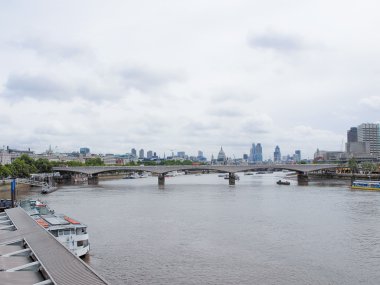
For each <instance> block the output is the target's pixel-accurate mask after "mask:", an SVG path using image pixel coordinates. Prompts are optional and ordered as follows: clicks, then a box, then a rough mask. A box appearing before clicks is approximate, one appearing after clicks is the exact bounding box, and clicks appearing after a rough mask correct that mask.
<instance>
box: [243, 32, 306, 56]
mask: <svg viewBox="0 0 380 285" xmlns="http://www.w3.org/2000/svg"><path fill="white" fill-rule="evenodd" d="M248 44H249V46H250V47H252V48H261V49H271V50H275V51H279V52H292V51H298V50H302V49H304V44H303V42H302V40H301V39H299V38H297V37H295V36H290V35H285V34H278V33H273V32H269V33H266V34H262V35H252V36H250V37H249V39H248Z"/></svg>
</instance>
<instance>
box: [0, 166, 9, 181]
mask: <svg viewBox="0 0 380 285" xmlns="http://www.w3.org/2000/svg"><path fill="white" fill-rule="evenodd" d="M10 175H11V171H10V170H9V167H8V165H0V178H6V177H8V176H10Z"/></svg>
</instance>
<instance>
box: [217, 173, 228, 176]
mask: <svg viewBox="0 0 380 285" xmlns="http://www.w3.org/2000/svg"><path fill="white" fill-rule="evenodd" d="M224 176H226V174H225V173H219V174H218V177H224Z"/></svg>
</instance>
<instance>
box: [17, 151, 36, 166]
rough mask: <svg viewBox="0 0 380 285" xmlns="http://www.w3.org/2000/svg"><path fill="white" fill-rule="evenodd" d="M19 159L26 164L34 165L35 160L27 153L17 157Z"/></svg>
mask: <svg viewBox="0 0 380 285" xmlns="http://www.w3.org/2000/svg"><path fill="white" fill-rule="evenodd" d="M19 159H20V160H23V161H25V163H26V164H28V165H34V162H35V160H34V159H33V158H31V157H30V156H29V155H27V154H23V155H21V156H20V157H19Z"/></svg>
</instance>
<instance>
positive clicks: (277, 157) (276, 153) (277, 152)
mask: <svg viewBox="0 0 380 285" xmlns="http://www.w3.org/2000/svg"><path fill="white" fill-rule="evenodd" d="M273 158H274V159H273V160H274V162H280V161H281V151H280V147H279V146H278V145H276V148H275V149H274V153H273Z"/></svg>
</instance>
